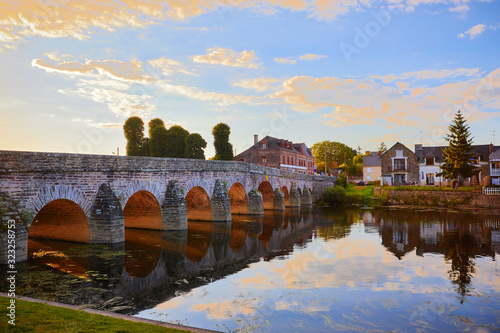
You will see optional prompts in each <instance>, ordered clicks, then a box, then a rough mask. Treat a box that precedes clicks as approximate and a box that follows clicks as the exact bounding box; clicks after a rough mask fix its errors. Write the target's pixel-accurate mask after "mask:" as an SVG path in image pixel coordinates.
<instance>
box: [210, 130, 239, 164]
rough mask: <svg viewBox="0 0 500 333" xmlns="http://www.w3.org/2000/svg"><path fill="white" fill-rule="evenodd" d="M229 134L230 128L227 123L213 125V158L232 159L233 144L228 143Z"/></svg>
mask: <svg viewBox="0 0 500 333" xmlns="http://www.w3.org/2000/svg"><path fill="white" fill-rule="evenodd" d="M229 134H231V129H230V128H229V126H228V125H227V124H224V123H219V124H217V125H215V126H214V128H213V130H212V135H213V136H214V147H215V156H214V157H213V159H214V160H224V161H232V160H233V159H234V155H233V145H232V144H231V143H229Z"/></svg>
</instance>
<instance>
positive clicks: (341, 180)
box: [335, 173, 347, 188]
mask: <svg viewBox="0 0 500 333" xmlns="http://www.w3.org/2000/svg"><path fill="white" fill-rule="evenodd" d="M335 185H336V186H337V185H338V186H342V187H343V188H347V177H346V175H344V174H343V173H341V174H340V175H338V176H337V180H336V181H335Z"/></svg>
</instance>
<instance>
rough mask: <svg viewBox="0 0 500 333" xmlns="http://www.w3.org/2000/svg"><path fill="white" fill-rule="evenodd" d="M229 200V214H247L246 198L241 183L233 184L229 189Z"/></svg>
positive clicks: (245, 192)
mask: <svg viewBox="0 0 500 333" xmlns="http://www.w3.org/2000/svg"><path fill="white" fill-rule="evenodd" d="M229 197H230V198H231V214H248V196H247V191H246V190H245V187H244V186H243V185H242V184H241V183H234V184H233V185H232V186H231V187H230V188H229Z"/></svg>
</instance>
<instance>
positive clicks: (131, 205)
mask: <svg viewBox="0 0 500 333" xmlns="http://www.w3.org/2000/svg"><path fill="white" fill-rule="evenodd" d="M123 215H124V223H125V228H139V229H153V230H162V229H163V221H162V214H161V207H160V202H159V201H158V199H157V198H156V196H155V195H154V194H153V193H151V192H149V191H145V190H141V191H138V192H136V193H134V194H133V195H132V196H130V197H129V199H128V200H127V202H126V203H125V207H124V208H123Z"/></svg>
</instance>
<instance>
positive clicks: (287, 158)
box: [286, 156, 290, 164]
mask: <svg viewBox="0 0 500 333" xmlns="http://www.w3.org/2000/svg"><path fill="white" fill-rule="evenodd" d="M286 161H287V163H286V164H290V156H287V157H286Z"/></svg>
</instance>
